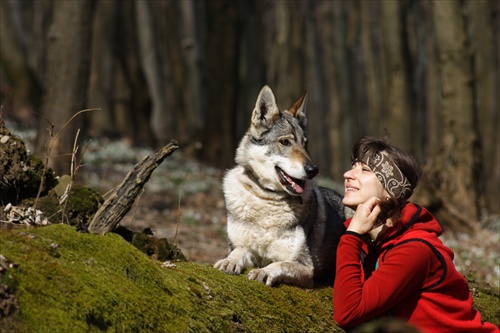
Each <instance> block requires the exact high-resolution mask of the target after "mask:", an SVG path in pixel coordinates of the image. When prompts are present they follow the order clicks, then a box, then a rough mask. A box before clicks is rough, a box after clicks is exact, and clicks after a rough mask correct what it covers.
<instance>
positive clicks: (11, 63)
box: [0, 1, 42, 115]
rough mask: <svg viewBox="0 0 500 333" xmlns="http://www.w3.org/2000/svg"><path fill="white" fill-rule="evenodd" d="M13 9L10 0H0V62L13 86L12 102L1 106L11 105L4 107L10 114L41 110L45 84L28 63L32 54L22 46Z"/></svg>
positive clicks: (3, 103) (9, 83)
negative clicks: (42, 86) (14, 20)
mask: <svg viewBox="0 0 500 333" xmlns="http://www.w3.org/2000/svg"><path fill="white" fill-rule="evenodd" d="M10 9H11V8H10V6H9V2H8V1H1V2H0V40H1V42H0V65H1V67H2V69H3V71H4V73H5V77H6V78H7V80H8V85H10V86H11V87H12V89H11V91H12V95H11V96H10V98H9V99H10V101H9V102H10V103H9V104H10V105H9V104H6V101H5V100H2V106H4V107H6V108H8V109H6V110H5V112H6V113H7V114H8V113H12V114H17V115H19V114H20V113H21V112H23V111H24V110H23V109H31V110H33V109H34V110H38V108H39V106H40V99H41V93H42V88H41V84H40V82H39V81H38V79H37V77H36V75H35V73H34V71H33V70H32V69H31V67H30V66H29V63H28V56H29V54H26V53H25V52H23V47H22V45H21V43H20V42H19V39H18V38H17V36H16V31H15V29H14V28H15V26H14V23H13V22H12V17H13V14H12V11H11V10H10ZM2 85H3V84H2ZM2 97H3V96H2ZM9 106H10V107H9ZM23 113H24V112H23Z"/></svg>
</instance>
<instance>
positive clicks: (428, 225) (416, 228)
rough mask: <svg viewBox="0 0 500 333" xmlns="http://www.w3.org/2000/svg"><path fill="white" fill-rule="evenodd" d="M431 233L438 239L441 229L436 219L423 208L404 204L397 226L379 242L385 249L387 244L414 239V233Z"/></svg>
mask: <svg viewBox="0 0 500 333" xmlns="http://www.w3.org/2000/svg"><path fill="white" fill-rule="evenodd" d="M422 232H423V233H427V234H428V233H431V234H435V235H436V237H439V236H440V235H441V234H442V232H443V228H442V227H441V225H440V224H439V222H438V221H437V220H436V218H435V217H434V216H433V215H432V214H431V213H430V212H429V211H428V210H427V209H425V208H424V207H421V206H419V205H416V204H413V203H410V202H408V203H406V205H405V206H404V207H403V210H402V212H401V218H400V219H399V221H398V223H397V226H396V227H395V228H394V230H391V231H390V232H389V233H387V234H386V235H384V237H383V238H382V239H381V240H380V241H379V244H383V246H384V247H385V246H386V245H388V244H393V243H394V242H396V241H399V240H400V239H401V238H403V237H404V238H408V237H415V235H416V234H415V233H419V234H420V233H422Z"/></svg>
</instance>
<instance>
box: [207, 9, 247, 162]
mask: <svg viewBox="0 0 500 333" xmlns="http://www.w3.org/2000/svg"><path fill="white" fill-rule="evenodd" d="M205 4H206V17H207V34H208V44H207V46H208V49H207V53H206V54H207V62H208V63H207V66H208V67H207V73H208V75H207V78H208V106H207V115H206V123H205V128H204V135H203V142H204V143H208V142H210V144H209V145H205V146H204V147H203V149H202V151H201V154H202V159H203V160H205V161H207V162H209V163H211V164H212V165H215V166H217V167H227V166H230V165H232V164H233V160H234V150H235V148H236V142H237V141H236V139H235V135H234V133H235V127H234V123H235V119H236V117H235V109H236V105H237V104H236V82H237V81H238V58H239V56H238V50H239V43H238V36H239V22H238V10H237V5H238V4H237V3H236V2H235V1H232V0H224V1H207V2H206V3H205Z"/></svg>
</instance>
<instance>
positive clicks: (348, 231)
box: [344, 229, 362, 239]
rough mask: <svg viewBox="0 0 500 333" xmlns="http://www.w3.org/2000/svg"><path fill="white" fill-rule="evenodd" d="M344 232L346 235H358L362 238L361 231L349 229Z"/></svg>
mask: <svg viewBox="0 0 500 333" xmlns="http://www.w3.org/2000/svg"><path fill="white" fill-rule="evenodd" d="M344 234H345V235H353V236H356V237H358V238H359V239H362V235H361V234H360V233H359V232H356V231H354V230H349V229H347V231H346V232H345V233H344Z"/></svg>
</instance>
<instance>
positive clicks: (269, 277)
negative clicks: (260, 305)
mask: <svg viewBox="0 0 500 333" xmlns="http://www.w3.org/2000/svg"><path fill="white" fill-rule="evenodd" d="M247 278H248V279H249V280H254V281H257V282H260V283H264V284H265V285H268V286H272V285H274V284H275V283H276V282H277V281H276V276H273V274H271V273H270V272H267V271H266V270H265V269H263V268H256V269H252V270H251V271H250V272H249V273H248V275H247Z"/></svg>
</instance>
